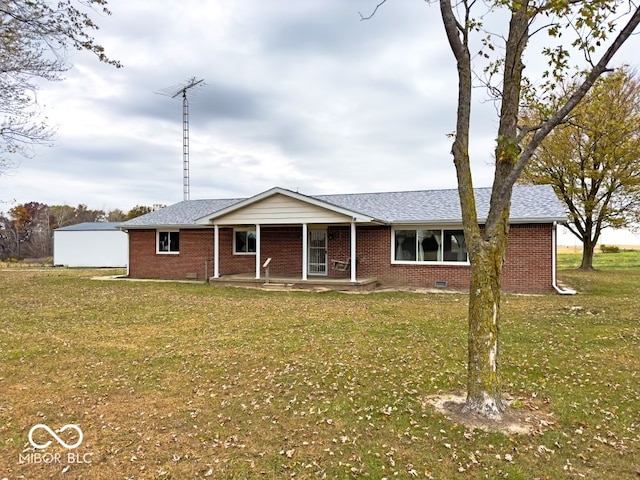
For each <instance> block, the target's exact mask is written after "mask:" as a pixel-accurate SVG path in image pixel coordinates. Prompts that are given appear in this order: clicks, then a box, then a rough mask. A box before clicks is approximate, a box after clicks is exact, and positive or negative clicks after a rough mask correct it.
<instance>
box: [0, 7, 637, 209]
mask: <svg viewBox="0 0 640 480" xmlns="http://www.w3.org/2000/svg"><path fill="white" fill-rule="evenodd" d="M377 3H379V2H378V0H208V1H203V0H156V1H154V2H150V1H148V0H146V1H145V0H110V1H109V7H110V9H111V10H112V12H113V15H112V16H111V17H102V18H101V17H99V16H97V17H96V22H97V23H98V24H99V25H100V26H101V29H100V31H98V32H96V34H95V37H96V39H97V41H98V42H99V43H101V44H102V45H103V46H104V47H105V49H106V51H107V53H108V55H109V56H111V57H112V58H115V59H118V60H119V61H121V62H122V63H123V65H124V68H122V69H115V68H113V67H110V66H108V65H103V64H99V63H98V62H97V60H95V59H94V58H93V57H92V56H91V55H89V54H87V53H78V52H70V53H69V59H70V62H71V63H73V65H74V68H73V69H72V70H70V71H69V72H68V73H67V75H66V78H65V80H64V81H62V82H57V83H53V84H52V83H49V84H44V85H43V86H42V89H41V91H40V92H39V99H40V103H42V104H43V105H44V107H45V109H46V110H45V113H46V115H47V116H48V118H49V122H50V123H51V124H52V125H55V126H57V129H58V130H57V136H56V140H55V145H54V146H53V147H50V148H45V147H42V148H38V149H37V151H36V154H35V156H34V158H26V159H19V164H18V166H17V168H15V169H14V170H13V171H11V172H9V174H8V175H2V176H0V201H3V202H4V203H3V204H0V210H5V211H6V210H7V209H8V208H11V205H13V204H14V202H17V203H23V202H28V201H38V202H43V203H47V204H49V205H53V204H71V205H77V204H79V203H84V204H86V205H88V206H89V208H92V209H105V210H112V209H115V208H120V209H122V210H125V211H127V210H128V209H130V208H131V207H133V206H134V205H138V204H140V205H152V204H172V203H175V202H178V201H181V200H182V197H183V191H182V190H183V189H182V102H181V100H180V99H177V98H176V99H171V98H169V97H168V96H163V95H160V94H158V93H157V92H158V91H161V90H163V89H166V88H168V87H171V86H179V85H180V84H184V83H185V82H186V81H187V80H188V79H189V78H191V77H196V78H198V79H204V86H201V87H199V88H197V89H194V90H192V91H191V92H190V95H189V108H190V181H191V198H192V199H198V198H238V197H248V196H252V195H255V194H258V193H260V192H262V191H264V190H267V189H269V188H272V187H274V186H279V187H284V188H288V189H291V190H295V191H299V192H300V193H305V194H328V193H350V192H376V191H397V190H418V189H435V188H454V187H455V186H456V180H455V171H454V167H453V163H452V156H451V154H450V150H451V139H450V138H448V137H447V134H448V133H451V132H452V131H453V130H454V125H455V123H454V122H455V109H456V96H457V80H456V73H455V62H454V60H453V56H452V54H451V52H450V50H449V47H448V44H447V43H446V39H445V35H444V30H443V27H442V25H441V20H440V16H439V10H438V8H437V6H434V5H430V4H428V3H426V2H424V1H422V0H392V1H388V2H387V4H385V5H384V7H383V8H382V9H381V10H379V11H378V13H377V14H376V16H375V17H374V18H372V19H371V20H369V21H360V16H359V12H362V13H368V12H370V11H371V10H372V9H373V8H374V7H375V5H376V4H377ZM633 41H634V42H635V43H636V45H637V43H638V39H637V38H636V39H634V40H633ZM621 61H622V59H621V60H620V61H619V62H618V63H621ZM528 68H529V67H528ZM476 94H477V95H478V97H477V101H476V102H475V103H474V111H473V115H474V117H473V118H474V124H473V128H474V136H473V144H472V147H471V155H472V162H473V163H472V164H473V169H474V174H475V185H476V186H478V187H481V186H490V184H491V177H492V168H491V162H492V149H493V145H494V138H495V130H496V126H497V125H496V116H495V105H494V104H492V103H491V102H487V101H486V96H485V95H484V93H483V92H481V91H476Z"/></svg>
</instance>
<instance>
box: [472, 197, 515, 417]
mask: <svg viewBox="0 0 640 480" xmlns="http://www.w3.org/2000/svg"><path fill="white" fill-rule="evenodd" d="M508 217H509V214H508V209H507V212H505V213H504V214H503V216H502V217H501V222H500V229H499V231H494V232H493V233H492V234H489V235H487V233H488V232H485V236H484V237H485V238H482V239H480V238H478V239H476V240H474V241H472V245H471V246H470V252H469V256H470V259H471V284H470V289H469V337H468V349H469V356H468V368H467V402H466V405H465V411H467V412H472V413H476V414H480V415H482V416H485V417H489V418H499V417H500V416H501V415H502V413H503V412H504V411H505V405H504V403H503V401H502V380H501V376H500V369H499V343H498V338H499V337H498V335H499V325H500V291H501V279H502V266H503V264H504V257H505V252H506V243H507V242H506V238H507V233H508V232H507V231H508Z"/></svg>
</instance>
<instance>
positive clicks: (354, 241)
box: [351, 221, 356, 282]
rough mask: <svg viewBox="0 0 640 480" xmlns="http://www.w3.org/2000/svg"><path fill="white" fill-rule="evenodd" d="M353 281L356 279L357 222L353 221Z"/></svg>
mask: <svg viewBox="0 0 640 480" xmlns="http://www.w3.org/2000/svg"><path fill="white" fill-rule="evenodd" d="M351 281H352V282H355V281H356V222H354V221H352V222H351Z"/></svg>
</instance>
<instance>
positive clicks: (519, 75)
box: [439, 0, 640, 417]
mask: <svg viewBox="0 0 640 480" xmlns="http://www.w3.org/2000/svg"><path fill="white" fill-rule="evenodd" d="M439 3H440V12H441V15H442V20H443V23H444V27H445V30H446V34H447V38H448V40H449V45H450V46H451V50H452V52H453V55H454V56H455V58H456V61H457V72H458V82H459V83H458V108H457V121H456V131H455V135H454V142H453V147H452V153H453V159H454V164H455V167H456V173H457V178H458V192H459V196H460V204H461V208H462V220H463V226H464V232H465V237H466V240H467V248H468V250H469V259H470V262H471V286H470V291H469V337H468V339H469V340H468V350H469V353H468V366H467V369H468V378H467V400H466V407H465V408H466V410H467V411H468V412H472V413H478V414H481V415H484V416H488V417H500V416H501V415H502V413H503V411H504V410H505V405H504V403H503V399H502V386H501V378H500V371H499V368H498V359H499V356H498V333H499V325H500V294H501V278H502V265H503V262H504V258H505V251H506V245H507V233H508V230H509V208H510V202H511V193H512V190H513V186H514V184H515V183H516V181H517V180H518V178H519V177H520V175H521V173H522V171H523V169H524V167H525V166H526V165H527V163H528V162H529V160H530V159H531V158H532V156H533V154H534V153H535V152H536V150H537V149H538V147H539V146H540V144H541V143H542V141H543V140H544V139H545V138H546V137H547V136H548V135H549V134H550V133H551V132H552V131H553V129H554V128H556V127H557V126H558V125H559V124H560V123H561V122H563V121H564V120H565V119H566V118H567V116H568V115H569V114H570V113H571V111H572V110H573V109H574V108H575V107H576V106H577V105H578V104H579V103H580V102H581V101H582V100H583V98H584V96H585V95H586V94H587V92H588V91H589V89H590V88H591V87H592V86H593V84H594V82H595V81H596V80H597V79H598V77H600V75H602V74H603V73H604V72H605V71H606V70H607V69H608V68H609V67H608V65H609V62H610V61H611V59H612V58H613V56H614V55H615V53H616V52H617V51H618V50H619V49H620V47H621V46H622V45H623V44H624V42H626V41H627V40H628V39H629V37H630V36H631V34H632V33H633V32H634V30H635V29H636V28H637V26H638V23H640V8H637V7H636V6H635V5H634V4H633V3H631V2H629V3H628V4H627V5H624V4H623V2H614V1H608V0H595V1H593V0H591V1H569V2H567V1H564V0H560V1H558V0H546V1H545V0H542V1H529V0H514V1H502V0H499V1H497V2H495V3H493V4H492V5H491V7H492V8H491V10H486V9H485V10H484V11H483V12H482V13H483V14H484V13H487V12H493V11H502V12H501V13H502V14H503V15H504V10H505V9H506V10H507V13H508V18H509V23H508V27H507V28H506V32H505V34H504V37H502V38H503V39H504V42H503V43H502V45H499V46H496V45H495V44H494V40H493V38H487V37H486V36H483V37H482V39H481V41H482V42H483V43H484V45H486V47H487V49H488V50H490V49H492V48H493V49H496V50H492V51H501V52H503V53H502V56H501V57H500V58H498V59H497V60H496V61H495V62H494V63H493V64H492V65H491V66H490V67H493V70H492V72H493V73H494V74H495V75H496V76H497V77H498V79H499V81H498V83H497V86H496V87H495V91H497V92H499V102H500V109H499V117H498V132H497V139H496V148H495V173H494V179H493V186H492V194H491V201H490V207H489V213H488V215H487V218H486V219H485V220H483V223H484V225H483V226H482V227H481V225H480V223H479V220H480V219H479V218H478V212H477V210H476V203H475V198H474V194H473V181H472V177H471V168H470V152H469V137H470V126H471V98H472V78H473V77H472V75H473V66H472V60H471V59H472V55H474V54H475V53H476V51H477V47H476V48H474V47H473V46H472V39H473V38H474V33H475V32H476V31H478V30H481V29H482V27H481V25H480V23H479V19H480V16H479V15H480V13H475V10H474V9H476V10H477V8H478V6H480V5H482V4H480V3H478V2H475V1H472V2H467V1H466V0H463V1H462V2H457V1H454V0H440V2H439ZM618 9H620V10H624V9H626V11H628V12H629V14H628V15H627V16H626V20H627V21H626V23H625V24H624V25H623V26H622V27H621V29H620V30H618V31H617V33H614V34H613V37H614V38H613V40H612V41H610V42H608V41H607V40H608V38H607V36H608V35H609V34H611V32H615V31H616V30H615V29H616V28H617V27H616V26H615V25H614V23H613V22H615V20H616V19H619V18H620V14H619V13H617V11H618ZM485 21H487V19H486V18H485ZM496 21H499V20H496ZM544 31H546V32H548V33H549V34H551V36H552V37H554V36H555V37H556V38H558V37H561V34H562V35H563V36H562V38H558V40H559V41H560V43H559V44H557V45H555V46H554V47H553V48H548V47H547V48H545V49H544V50H543V51H542V55H543V56H546V58H547V59H548V61H549V65H550V69H549V70H548V71H547V75H546V78H548V79H549V82H548V83H547V85H548V88H549V89H551V90H552V89H553V86H554V82H555V81H556V80H558V79H560V78H562V77H563V75H565V73H566V71H567V68H568V58H570V53H569V51H568V50H567V48H569V47H568V46H567V47H564V45H571V46H573V48H574V49H577V50H578V51H581V52H582V53H583V54H584V56H585V58H586V60H587V69H586V70H585V71H583V73H581V74H579V75H580V77H579V78H580V80H579V81H578V82H577V83H578V85H579V86H578V88H576V89H575V91H574V92H573V94H572V95H571V96H570V97H569V98H567V99H566V101H565V102H563V103H562V104H561V105H558V108H557V109H556V110H555V111H553V112H549V116H548V117H547V118H545V119H543V120H542V121H541V122H540V123H539V124H537V125H530V126H528V127H526V128H524V127H522V126H520V125H519V124H518V119H519V113H520V108H521V105H522V103H523V102H524V101H526V100H527V99H528V98H532V96H533V95H534V93H535V92H534V91H533V90H532V89H531V86H532V85H533V81H528V80H527V79H525V78H524V77H523V70H524V67H525V58H528V57H526V56H525V50H526V48H527V44H528V42H529V39H530V36H531V35H532V32H537V34H538V35H540V34H542V33H543V32H544ZM572 32H573V33H576V36H575V38H574V39H573V40H566V39H565V38H566V36H568V35H570V34H571V33H572ZM494 38H498V37H494ZM601 45H606V48H605V49H604V51H603V52H602V53H601V55H600V56H599V58H598V59H596V60H594V55H596V54H599V52H598V50H599V47H600V46H601ZM532 55H533V56H532V57H531V58H535V52H532ZM490 71H491V70H490ZM539 93H540V94H544V93H545V85H541V87H540V90H539Z"/></svg>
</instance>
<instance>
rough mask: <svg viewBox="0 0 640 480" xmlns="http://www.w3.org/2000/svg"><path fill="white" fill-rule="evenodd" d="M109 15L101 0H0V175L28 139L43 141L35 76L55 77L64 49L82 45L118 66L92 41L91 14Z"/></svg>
mask: <svg viewBox="0 0 640 480" xmlns="http://www.w3.org/2000/svg"><path fill="white" fill-rule="evenodd" d="M97 14H103V15H109V14H110V12H109V10H108V9H107V1H106V0H77V1H76V0H61V1H57V0H50V1H48V0H2V1H0V174H2V173H3V172H5V171H6V170H7V169H8V168H9V167H10V166H11V165H13V164H14V163H15V161H14V158H15V157H14V156H15V154H20V155H28V154H29V153H30V149H29V147H30V146H31V145H33V144H48V143H50V141H51V138H52V132H51V130H50V129H49V128H48V127H47V125H46V123H45V121H44V119H42V118H41V115H40V108H39V106H38V101H37V96H36V92H37V90H38V80H42V79H44V80H59V79H61V75H62V74H63V72H65V71H66V70H67V69H68V68H69V65H68V64H67V62H66V59H65V58H64V56H63V55H64V53H65V51H66V50H67V49H68V48H75V49H78V50H86V51H89V52H91V53H93V54H95V55H96V56H97V58H98V60H100V61H101V62H105V63H109V64H112V65H114V66H117V67H119V66H120V64H119V63H118V62H117V61H114V60H111V59H109V58H108V57H107V56H106V54H105V52H104V49H103V48H102V47H101V46H100V45H99V44H97V43H95V41H94V39H93V37H92V36H91V34H92V32H93V31H95V30H97V29H98V26H97V25H96V23H94V21H93V20H92V15H97Z"/></svg>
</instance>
